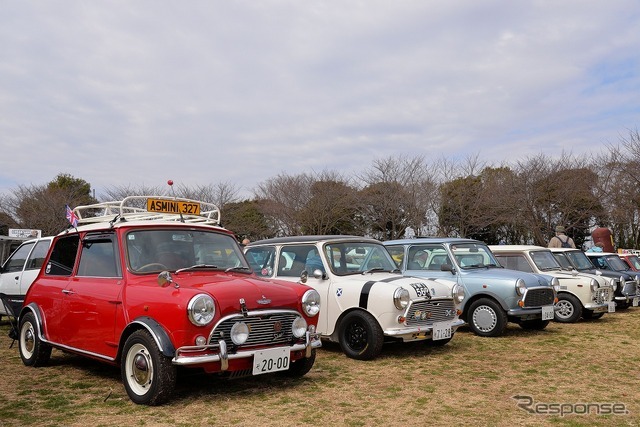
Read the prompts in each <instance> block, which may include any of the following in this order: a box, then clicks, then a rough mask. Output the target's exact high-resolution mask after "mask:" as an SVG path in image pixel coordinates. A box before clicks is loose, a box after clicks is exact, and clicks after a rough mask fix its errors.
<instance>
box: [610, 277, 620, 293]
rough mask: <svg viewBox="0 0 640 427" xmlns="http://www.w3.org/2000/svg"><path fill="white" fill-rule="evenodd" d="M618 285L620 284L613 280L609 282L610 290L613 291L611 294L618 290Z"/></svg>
mask: <svg viewBox="0 0 640 427" xmlns="http://www.w3.org/2000/svg"><path fill="white" fill-rule="evenodd" d="M618 283H622V282H617V281H615V280H611V289H612V290H613V292H615V291H617V290H618Z"/></svg>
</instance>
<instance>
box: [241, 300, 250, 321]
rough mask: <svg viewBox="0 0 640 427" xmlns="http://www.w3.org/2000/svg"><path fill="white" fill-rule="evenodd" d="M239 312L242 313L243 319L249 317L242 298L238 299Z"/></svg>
mask: <svg viewBox="0 0 640 427" xmlns="http://www.w3.org/2000/svg"><path fill="white" fill-rule="evenodd" d="M240 311H241V312H242V315H243V316H244V317H249V316H248V311H247V305H246V304H245V302H244V298H240Z"/></svg>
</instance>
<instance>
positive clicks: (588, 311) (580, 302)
mask: <svg viewBox="0 0 640 427" xmlns="http://www.w3.org/2000/svg"><path fill="white" fill-rule="evenodd" d="M490 248H491V251H492V252H493V254H494V255H495V257H496V258H497V259H498V261H499V262H500V264H501V265H502V266H503V267H505V268H510V269H512V270H520V271H528V272H532V273H543V274H548V275H551V276H555V277H556V278H557V279H558V281H559V282H560V283H559V284H560V290H559V291H558V302H557V303H556V308H557V310H556V312H555V320H556V321H557V322H562V323H573V322H576V321H578V319H580V318H581V317H582V318H585V319H596V318H600V317H602V316H603V315H604V314H605V313H607V312H609V313H613V312H614V311H615V306H616V304H615V301H614V300H613V295H614V290H615V289H614V288H613V287H612V286H611V284H610V283H609V282H607V281H606V280H605V279H604V278H602V277H599V276H597V275H594V274H587V273H578V272H577V271H575V270H574V271H567V270H563V269H562V267H561V266H560V264H559V263H558V261H557V260H556V258H555V257H554V256H553V253H552V252H551V251H550V250H549V249H547V248H544V247H542V246H530V245H496V246H490Z"/></svg>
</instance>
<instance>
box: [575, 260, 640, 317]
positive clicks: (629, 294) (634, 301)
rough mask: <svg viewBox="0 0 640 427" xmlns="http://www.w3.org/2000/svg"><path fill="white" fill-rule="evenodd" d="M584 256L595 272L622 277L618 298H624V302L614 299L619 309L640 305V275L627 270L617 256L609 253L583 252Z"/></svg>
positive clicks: (625, 264)
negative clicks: (610, 273)
mask: <svg viewBox="0 0 640 427" xmlns="http://www.w3.org/2000/svg"><path fill="white" fill-rule="evenodd" d="M585 255H586V256H587V257H588V258H589V260H590V261H591V263H592V264H593V265H594V267H595V268H596V269H597V270H600V271H609V272H613V273H617V274H620V275H622V276H623V278H624V285H623V286H622V288H621V290H620V292H621V295H620V296H621V297H624V300H622V298H616V303H617V302H618V301H619V302H620V304H619V306H620V308H625V307H628V306H633V307H637V306H638V305H639V304H640V275H639V274H638V273H636V272H635V271H633V270H632V269H631V268H629V266H628V265H627V263H626V262H624V261H623V260H621V259H620V257H619V256H618V254H616V253H611V252H585Z"/></svg>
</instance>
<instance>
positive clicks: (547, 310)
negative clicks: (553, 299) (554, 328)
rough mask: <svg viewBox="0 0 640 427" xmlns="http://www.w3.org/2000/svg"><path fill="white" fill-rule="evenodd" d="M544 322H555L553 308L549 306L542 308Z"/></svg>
mask: <svg viewBox="0 0 640 427" xmlns="http://www.w3.org/2000/svg"><path fill="white" fill-rule="evenodd" d="M542 320H553V306H552V305H547V306H544V307H542Z"/></svg>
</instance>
